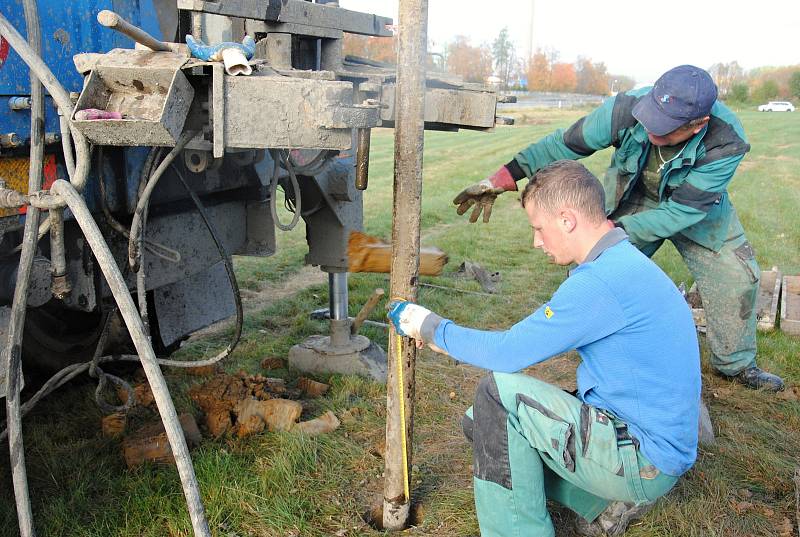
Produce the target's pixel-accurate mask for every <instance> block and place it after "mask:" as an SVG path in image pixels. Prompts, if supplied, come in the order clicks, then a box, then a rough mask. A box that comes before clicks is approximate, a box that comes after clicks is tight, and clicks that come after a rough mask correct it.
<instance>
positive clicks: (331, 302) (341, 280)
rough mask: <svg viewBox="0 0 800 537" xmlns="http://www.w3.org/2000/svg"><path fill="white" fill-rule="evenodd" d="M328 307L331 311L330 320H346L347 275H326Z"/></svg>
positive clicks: (340, 273)
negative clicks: (328, 296)
mask: <svg viewBox="0 0 800 537" xmlns="http://www.w3.org/2000/svg"><path fill="white" fill-rule="evenodd" d="M328 293H329V295H330V298H329V299H328V306H329V307H330V311H331V319H336V320H337V321H339V320H342V319H347V302H348V297H347V273H346V272H329V273H328Z"/></svg>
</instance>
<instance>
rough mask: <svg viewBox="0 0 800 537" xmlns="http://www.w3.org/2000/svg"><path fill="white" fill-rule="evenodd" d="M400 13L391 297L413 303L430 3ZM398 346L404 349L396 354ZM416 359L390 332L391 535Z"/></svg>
mask: <svg viewBox="0 0 800 537" xmlns="http://www.w3.org/2000/svg"><path fill="white" fill-rule="evenodd" d="M399 14H400V16H399V27H400V35H399V39H398V53H397V91H396V93H395V110H397V115H396V119H395V131H394V200H393V207H392V265H391V292H390V296H391V298H392V300H397V299H400V300H410V301H414V300H415V299H416V296H417V285H418V281H417V280H418V278H419V245H420V237H419V235H420V218H421V212H422V150H423V144H424V134H425V130H424V129H425V121H424V118H425V114H424V112H425V59H426V44H427V25H428V0H400V9H399ZM398 344H399V345H400V346H401V347H402V348H401V349H398ZM416 358H417V348H416V346H415V345H414V342H413V341H412V340H410V339H408V338H400V337H398V336H397V334H396V332H394V330H391V331H390V334H389V367H388V373H389V374H388V379H387V387H386V456H385V461H386V467H385V476H386V477H385V481H384V484H383V527H384V528H386V529H388V530H401V529H404V528H405V527H406V526H407V525H408V517H409V512H410V507H411V498H410V497H409V496H410V492H408V491H409V487H410V485H409V481H410V470H411V466H412V464H411V459H412V452H413V449H412V438H413V431H414V406H413V405H414V385H415V382H414V366H415V363H416ZM398 362H399V363H398ZM404 448H405V453H404V452H403V449H404Z"/></svg>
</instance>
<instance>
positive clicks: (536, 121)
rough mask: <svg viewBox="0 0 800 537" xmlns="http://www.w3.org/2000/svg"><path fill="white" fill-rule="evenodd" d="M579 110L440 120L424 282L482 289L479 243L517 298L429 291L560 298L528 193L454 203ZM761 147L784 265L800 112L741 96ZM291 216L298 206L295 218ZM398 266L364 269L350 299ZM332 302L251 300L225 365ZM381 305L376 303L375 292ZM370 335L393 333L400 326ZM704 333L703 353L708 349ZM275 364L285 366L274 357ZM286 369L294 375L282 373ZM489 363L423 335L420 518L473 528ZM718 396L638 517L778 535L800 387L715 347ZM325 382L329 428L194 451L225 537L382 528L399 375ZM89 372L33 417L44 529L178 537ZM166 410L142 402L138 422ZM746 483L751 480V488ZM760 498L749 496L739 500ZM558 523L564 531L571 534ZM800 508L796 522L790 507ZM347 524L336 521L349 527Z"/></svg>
mask: <svg viewBox="0 0 800 537" xmlns="http://www.w3.org/2000/svg"><path fill="white" fill-rule="evenodd" d="M579 114H580V112H579V111H535V112H530V111H526V112H524V113H520V114H518V117H519V118H520V120H521V121H520V124H519V125H518V126H515V127H504V128H498V129H497V131H496V132H494V133H492V134H485V133H476V132H459V133H437V132H430V133H427V135H426V139H425V183H424V189H423V202H422V207H423V215H422V225H423V229H422V235H423V241H422V242H423V245H435V246H438V247H440V248H442V249H443V250H445V251H446V252H447V253H448V254H449V256H450V263H449V264H448V265H447V267H446V268H445V273H444V274H443V275H442V276H440V277H437V278H422V281H424V282H429V283H435V284H439V285H446V286H451V287H460V288H463V289H468V290H475V291H477V290H479V289H480V288H479V287H478V285H477V283H475V282H469V281H463V280H456V279H454V278H453V277H452V276H453V275H452V273H453V272H454V271H455V270H456V268H457V267H458V265H459V264H460V263H461V262H462V261H463V260H466V259H469V260H472V261H476V262H478V263H480V264H482V265H483V266H485V267H487V268H489V269H492V270H499V271H500V272H501V274H502V284H501V288H502V295H501V296H497V297H492V298H487V297H482V296H477V295H467V294H458V293H454V292H450V291H443V290H436V289H431V288H425V287H423V288H421V290H420V299H419V300H420V301H421V302H422V303H424V304H425V305H427V306H430V307H431V308H432V309H434V310H436V311H437V312H438V313H440V314H442V315H445V316H447V317H450V318H452V319H454V320H456V321H457V322H461V323H465V324H468V325H471V326H476V327H482V328H502V327H506V326H509V325H510V324H512V323H513V322H514V321H516V320H518V319H519V318H521V317H523V316H524V315H526V314H527V313H529V312H530V311H531V310H532V309H533V308H534V307H536V306H537V305H538V304H540V303H541V302H542V301H544V300H546V299H547V298H548V297H549V296H550V294H551V293H552V292H553V291H554V290H555V288H556V287H557V286H558V285H559V283H560V282H561V281H562V280H563V279H564V278H565V277H566V269H564V268H563V267H557V266H554V265H551V264H548V263H547V261H546V260H545V258H544V256H543V255H542V254H541V253H539V252H535V251H533V250H531V248H530V242H531V237H530V231H529V227H528V224H527V222H526V221H525V217H524V213H523V211H522V210H521V209H519V207H518V202H517V200H516V199H515V196H514V195H506V196H503V197H501V198H500V200H499V201H498V203H497V206H496V207H495V210H494V213H493V217H492V222H491V223H490V224H488V225H483V224H475V225H470V224H468V223H467V222H466V219H465V218H462V217H458V216H456V214H455V212H454V210H453V208H452V206H451V204H450V200H451V199H452V197H453V195H454V194H455V193H456V192H457V191H458V190H459V189H460V188H462V187H463V186H464V185H466V184H468V183H470V182H471V181H475V180H478V179H480V178H482V177H484V176H485V175H486V174H487V173H489V172H491V171H493V170H495V169H496V168H497V167H498V166H500V165H501V164H503V163H505V162H507V161H508V160H509V159H510V158H511V157H512V156H513V154H514V153H515V151H517V150H519V149H520V148H522V147H523V146H524V145H525V144H527V143H529V142H531V141H533V140H535V139H537V138H538V137H539V136H542V135H544V134H547V133H548V132H550V131H552V130H553V129H555V128H559V127H566V126H568V125H569V124H570V123H571V122H572V121H574V120H575V119H577V117H578V116H579ZM741 117H742V120H743V121H744V124H745V128H746V130H747V132H748V135H749V137H750V142H751V144H752V146H753V149H752V151H751V152H750V154H749V155H748V156H747V158H746V159H745V161H744V162H743V164H742V165H741V167H740V170H739V172H738V173H737V176H736V178H735V179H734V181H733V183H732V185H731V189H730V191H731V196H732V198H733V200H734V203H735V205H736V207H737V210H738V213H739V216H740V218H741V220H742V222H743V224H744V226H745V228H746V230H747V232H748V237H749V239H750V241H751V242H752V244H753V246H754V247H755V249H756V252H757V257H758V261H759V263H760V264H761V266H762V268H769V267H771V266H773V265H776V266H778V267H780V268H781V269H782V270H783V271H784V272H785V273H800V255H799V254H800V234H798V232H797V229H798V224H800V215H798V211H797V207H800V173H798V172H797V170H798V169H800V142H798V140H800V116H798V115H796V114H758V113H757V112H752V111H743V112H742V113H741ZM392 143H393V140H392V132H391V131H384V130H378V131H376V132H375V133H374V134H373V138H372V160H371V164H370V172H371V177H370V188H369V190H367V191H366V193H365V198H364V199H365V207H364V213H365V228H366V231H367V232H368V233H371V234H375V235H379V236H381V237H383V238H388V237H389V235H390V229H391V219H390V214H391V191H392V189H391V183H392V159H393V153H392ZM609 158H610V153H608V152H603V153H600V154H597V155H594V156H592V157H591V158H589V159H587V160H586V161H584V162H585V163H586V164H587V165H588V166H589V168H590V169H591V170H592V171H594V172H595V173H597V174H600V173H601V172H602V170H603V168H604V166H605V164H606V163H607V162H608V160H609ZM282 216H283V217H284V219H286V215H285V214H284V215H282ZM278 234H279V235H278V253H277V254H276V255H275V256H273V257H271V258H268V259H255V258H237V260H236V266H237V272H238V274H239V277H240V280H241V283H242V287H243V288H245V289H250V290H258V289H262V288H264V287H265V286H267V287H268V286H280V285H281V284H282V283H283V282H286V281H287V280H288V279H290V278H293V277H294V278H296V277H297V276H296V274H297V272H298V271H299V269H300V268H301V267H302V257H303V254H304V253H305V251H306V246H305V240H304V230H303V229H302V226H298V228H297V229H296V230H294V231H293V232H290V233H281V232H278ZM655 259H656V261H657V262H658V263H659V264H660V265H661V266H662V267H663V268H664V269H665V271H666V272H667V273H668V274H669V275H670V277H672V278H673V280H675V281H676V282H681V281H685V282H687V284H689V283H691V277H690V275H689V273H688V271H687V270H686V268H685V266H684V265H683V263H682V261H681V260H680V257H679V256H678V255H677V253H676V251H675V250H674V248H672V247H671V246H669V245H667V246H665V247H664V248H662V250H661V251H659V252H658V254H657V255H656V257H655ZM379 286H380V287H385V288H387V286H388V281H387V278H386V276H385V275H372V274H355V275H352V276H351V278H350V294H351V314H354V313H355V312H356V311H357V309H358V308H359V307H360V305H361V304H362V303H363V302H364V301H365V300H366V299H367V297H368V296H369V294H370V292H371V291H372V290H373V289H374V288H375V287H379ZM324 306H327V288H326V286H325V285H319V284H315V285H311V286H309V287H305V288H304V287H303V286H300V290H299V291H298V292H297V293H295V294H293V295H292V296H289V297H287V298H285V299H282V300H278V301H276V302H274V303H272V304H270V305H269V306H268V307H266V308H264V309H260V310H257V311H255V312H253V313H251V314H249V315H248V316H247V319H246V323H245V331H244V336H243V339H242V343H241V344H240V346H239V348H238V349H237V350H236V351H235V352H234V354H233V356H232V357H231V358H230V359H229V360H228V362H227V363H226V365H225V367H226V369H227V370H228V371H231V372H233V371H238V370H240V369H244V370H246V371H249V372H252V373H256V372H259V365H258V364H259V362H260V360H261V359H262V358H263V357H265V356H285V355H286V354H287V352H288V350H289V348H290V347H291V345H293V344H294V343H297V342H299V341H301V340H302V339H303V338H305V337H307V336H308V335H310V334H314V333H324V332H325V331H326V326H325V325H324V324H323V323H321V322H318V321H312V320H309V319H308V316H307V313H308V312H309V311H310V310H312V309H315V308H319V307H324ZM378 310H379V311H376V312H375V313H374V314H373V316H372V318H373V319H375V320H380V316H381V313H380V308H378ZM364 333H365V334H366V335H367V336H368V337H370V338H371V339H373V340H375V341H376V342H378V343H379V344H381V345H383V346H385V344H386V335H385V333H384V332H382V331H381V330H380V329H375V328H372V327H367V329H366V330H365V331H364ZM228 336H229V333H223V334H221V335H217V336H214V337H213V338H209V339H207V340H204V341H200V342H196V343H193V344H192V345H189V346H187V347H185V348H183V349H181V351H180V352H179V354H180V355H181V356H183V357H199V356H208V355H212V354H213V353H215V352H216V351H217V350H218V349H220V348H222V347H223V346H224V345H225V344H226V342H227V339H226V338H227V337H228ZM798 343H799V342H798V339H796V338H792V337H790V336H786V335H784V334H782V333H780V332H777V333H774V334H770V335H759V349H760V350H759V363H760V365H762V366H763V367H765V368H766V369H769V370H771V371H773V372H775V373H778V374H781V375H783V376H784V377H785V378H786V379H787V381H788V382H789V384H790V385H791V386H797V385H798V383H800V365H799V363H800V362H799V361H798V359H797V354H798V350H799V349H800V345H799V344H798ZM705 352H706V351H705V349H704V353H705ZM575 363H576V362H575V357H574V355H568V356H566V357H563V358H559V359H556V360H554V361H551V362H547V363H545V364H542V365H540V366H537V368H535V372H536V374H538V375H542V376H544V377H546V378H550V379H552V380H553V381H558V382H564V383H566V384H569V383H570V382H573V381H574V374H573V372H574V367H575ZM271 374H272V373H271ZM275 374H277V375H279V376H283V377H284V378H286V379H287V380H288V382H289V383H291V382H294V380H295V379H296V377H297V376H298V373H297V372H295V371H286V370H282V371H278V372H277V373H275ZM167 377H168V378H167V380H168V382H169V384H170V385H171V387H172V389H173V395H174V398H175V400H176V404H177V406H178V407H179V410H182V411H191V412H195V413H197V412H198V411H197V410H196V409H195V408H194V407H193V406H192V403H191V401H190V400H189V398H188V396H187V395H186V390H187V388H189V387H190V386H192V385H193V384H195V383H198V382H201V379H197V378H196V377H189V376H186V375H184V374H182V373H180V372H176V371H170V370H168V371H167ZM479 377H480V372H479V371H477V370H475V369H474V368H471V367H467V366H456V365H453V364H452V363H451V362H450V361H449V360H446V359H442V358H441V357H438V356H435V355H433V354H431V353H429V352H427V351H425V352H423V353H422V355H421V358H420V360H419V367H418V372H417V387H416V401H417V402H416V415H415V430H414V457H413V464H414V472H413V479H412V481H413V495H414V500H415V504H416V505H418V506H419V507H420V512H419V513H418V518H419V525H418V527H417V528H416V529H414V530H413V531H412V532H411V534H414V535H426V536H427V535H430V536H434V535H436V536H442V535H444V536H469V535H476V534H477V532H478V528H477V522H476V519H475V514H474V509H473V506H472V489H471V471H470V465H471V453H470V450H469V447H468V445H467V443H466V441H464V440H463V439H462V437H461V433H460V425H459V421H460V416H461V414H462V412H463V411H464V409H466V407H467V406H469V404H470V401H471V398H472V391H473V389H474V385H475V382H476V381H477V379H478V378H479ZM703 379H704V398H705V400H706V401H707V404H708V405H709V408H710V412H711V415H712V419H713V421H714V424H715V430H716V432H717V439H718V442H717V444H716V445H715V446H713V447H711V448H704V449H703V450H701V453H700V457H699V459H698V462H697V464H696V465H695V467H694V468H693V469H692V470H691V471H690V472H689V473H688V474H687V475H686V477H685V479H682V480H681V482H680V484H679V485H678V487H677V488H676V490H675V491H674V492H673V493H672V494H671V495H670V496H669V501H667V502H662V503H660V504H659V506H658V507H657V508H656V509H655V510H653V511H652V512H651V513H649V514H648V516H647V517H646V518H645V519H644V521H643V522H641V523H640V524H637V525H636V526H634V527H632V528H631V529H630V530H629V535H632V536H634V537H635V536H640V537H641V536H665V537H666V536H678V535H680V536H713V537H716V536H719V537H721V536H725V537H728V536H749V535H764V536H767V535H779V533H780V532H779V529H778V528H780V526H781V524H782V523H783V520H784V518H789V519H790V520H791V521H792V522H793V521H794V509H795V504H794V486H793V483H792V480H791V476H792V472H793V470H794V468H795V467H796V466H797V465H798V464H800V461H798V453H800V404H799V403H798V402H797V400H796V399H794V400H793V399H791V398H780V397H777V398H776V397H775V396H771V395H767V394H763V393H757V392H752V391H748V390H744V389H742V388H739V387H737V386H735V385H732V384H731V383H730V382H728V381H725V380H722V379H719V378H718V377H716V376H714V375H713V374H712V373H711V370H710V368H709V366H708V363H707V358H706V357H704V367H703ZM323 380H327V381H329V382H330V383H331V384H332V386H333V387H332V390H331V392H329V395H328V396H326V397H325V398H322V399H318V400H315V401H314V402H313V403H312V404H311V406H310V407H309V408H308V409H307V411H306V414H307V415H308V416H316V415H318V414H319V413H321V412H322V411H323V410H327V409H330V410H333V411H334V412H335V413H336V414H337V416H339V417H340V418H341V419H342V427H341V428H340V429H338V430H337V431H336V432H334V433H332V434H329V435H325V436H321V437H318V438H313V439H309V438H302V437H297V436H294V435H292V434H288V433H285V434H273V433H265V434H260V435H257V436H254V437H251V438H248V439H245V440H236V439H221V440H209V439H206V440H204V442H203V443H202V445H201V446H200V447H199V448H197V449H196V450H195V451H194V452H193V459H194V463H195V468H196V470H197V475H198V479H199V481H200V483H201V488H202V494H203V499H204V501H205V505H206V509H207V511H208V517H209V522H210V525H211V527H212V532H213V533H214V535H218V536H225V537H228V536H250V535H253V536H275V537H278V536H289V535H291V536H303V537H306V536H309V537H317V536H320V537H321V536H326V535H348V536H357V535H359V536H360V535H364V536H374V535H380V534H381V533H380V532H376V531H374V530H372V529H370V528H369V526H368V525H366V524H365V523H364V522H363V515H364V513H365V512H366V511H367V510H368V509H369V507H370V505H371V504H372V502H373V501H374V500H375V499H377V498H378V497H379V496H380V493H381V490H382V489H381V487H382V479H381V473H382V471H383V462H382V459H381V458H380V457H379V455H378V454H379V453H380V449H381V442H382V440H383V435H384V420H385V390H384V387H383V386H381V385H378V384H376V383H372V382H368V381H366V380H363V379H359V378H354V377H342V376H334V377H331V378H328V379H323ZM93 391H94V385H93V384H91V383H89V382H88V381H85V382H83V383H79V384H76V385H74V386H71V387H70V388H69V389H62V391H60V392H59V393H57V394H55V395H53V396H51V397H50V398H49V399H47V400H46V401H44V402H43V403H41V404H40V406H39V407H37V409H36V410H35V411H34V412H33V413H32V414H31V415H30V416H29V417H28V418H26V420H25V446H26V459H27V465H28V478H29V482H30V488H31V496H32V501H33V512H34V519H35V521H36V527H37V530H38V533H39V535H47V536H62V535H63V536H72V535H80V536H83V535H86V536H120V537H122V536H126V537H133V536H164V535H169V536H183V535H190V534H191V528H190V525H189V522H188V516H187V513H186V508H185V504H184V500H183V497H182V493H181V488H180V484H179V482H178V478H177V474H176V472H175V471H174V470H173V469H165V468H159V467H154V466H148V467H143V468H139V469H136V470H128V469H126V468H125V465H124V463H123V461H122V458H121V454H120V451H119V446H118V443H117V442H116V441H112V440H107V439H104V438H103V437H102V435H101V434H100V430H99V429H100V427H99V424H100V418H101V414H100V412H99V410H98V409H97V407H96V405H95V404H94V400H93ZM148 419H154V415H152V414H150V415H148V414H146V413H140V414H138V415H136V416H134V417H133V422H134V424H137V423H141V422H144V421H146V420H148ZM0 483H2V487H0V528H2V529H0V532H2V533H3V534H5V535H16V534H17V533H16V514H15V511H14V503H13V491H12V488H11V474H10V470H9V468H8V463H7V461H5V460H4V461H3V463H2V464H1V465H0ZM745 491H749V492H745ZM743 500H747V501H748V502H750V503H751V504H753V506H752V507H748V508H746V509H743V510H742V511H741V512H739V511H737V509H736V507H737V505H739V504H740V502H741V501H743ZM554 518H555V520H556V521H557V522H558V526H559V535H571V532H570V530H569V524H566V523H562V522H560V521H562V519H563V518H564V517H562V516H556V517H554ZM793 523H794V522H793ZM337 532H339V533H337Z"/></svg>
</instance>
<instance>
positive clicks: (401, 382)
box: [395, 334, 411, 502]
mask: <svg viewBox="0 0 800 537" xmlns="http://www.w3.org/2000/svg"><path fill="white" fill-rule="evenodd" d="M395 349H397V350H396V352H397V393H398V396H399V397H400V445H401V447H402V449H403V492H404V493H405V495H406V501H407V502H410V501H411V494H410V493H409V490H408V447H407V446H408V440H407V439H406V396H405V391H404V389H403V388H404V386H405V382H404V380H403V336H401V335H400V334H397V344H396V345H395Z"/></svg>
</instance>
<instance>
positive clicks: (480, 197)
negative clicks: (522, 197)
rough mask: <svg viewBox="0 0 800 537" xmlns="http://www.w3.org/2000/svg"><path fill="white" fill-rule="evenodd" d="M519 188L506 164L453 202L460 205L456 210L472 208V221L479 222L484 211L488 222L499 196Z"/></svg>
mask: <svg viewBox="0 0 800 537" xmlns="http://www.w3.org/2000/svg"><path fill="white" fill-rule="evenodd" d="M516 189H517V183H516V181H514V178H513V177H512V176H511V173H510V172H509V171H508V168H506V167H505V166H500V169H499V170H497V171H496V172H494V175H492V176H491V177H487V178H486V179H484V180H482V181H479V182H477V183H475V184H474V185H472V186H470V187H467V188H465V189H464V190H462V191H461V193H459V194H458V196H456V197H455V199H453V203H454V204H455V205H458V208H457V209H456V212H457V213H458V214H464V213H465V212H467V211H468V210H469V208H470V207H473V206H474V208H473V209H472V214H471V215H470V216H469V221H470V222H473V223H474V222H477V221H478V217H479V216H480V215H481V212H483V222H484V223H487V222H488V221H489V218H490V217H491V216H492V205H494V200H495V199H497V196H498V195H500V194H502V193H503V192H508V191H511V190H516Z"/></svg>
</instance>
